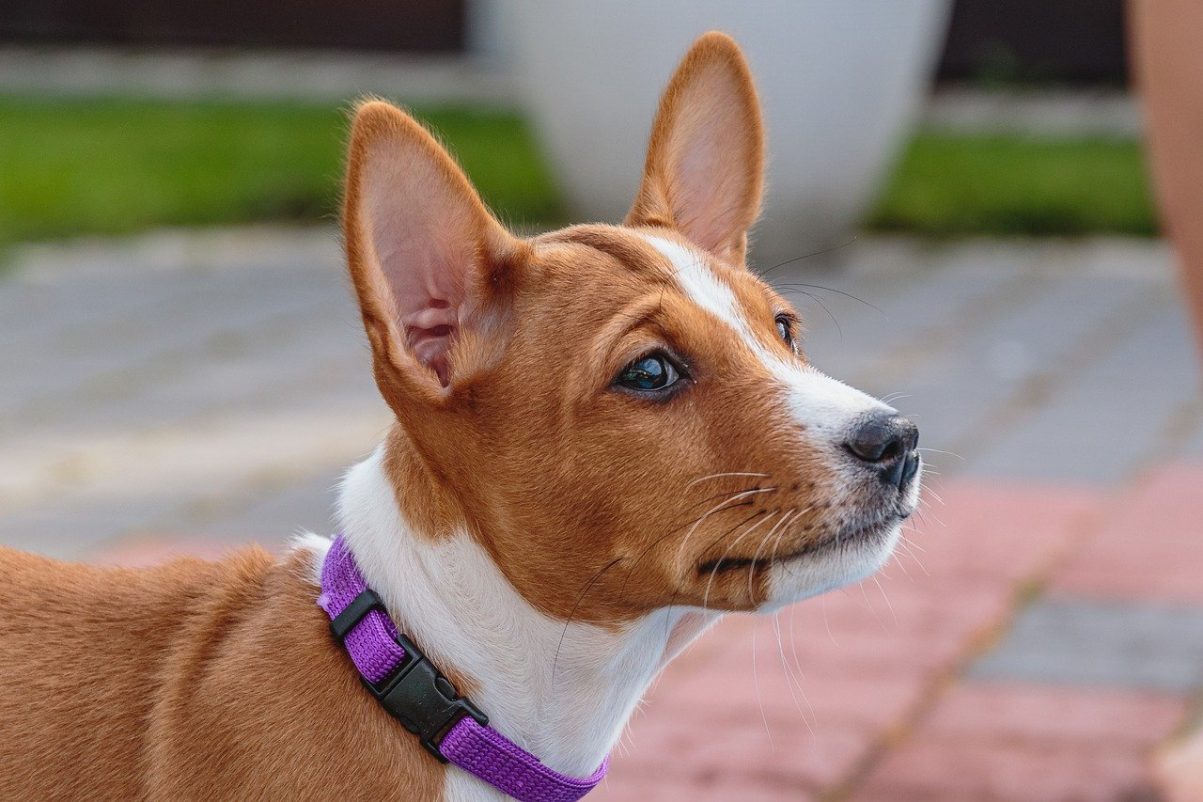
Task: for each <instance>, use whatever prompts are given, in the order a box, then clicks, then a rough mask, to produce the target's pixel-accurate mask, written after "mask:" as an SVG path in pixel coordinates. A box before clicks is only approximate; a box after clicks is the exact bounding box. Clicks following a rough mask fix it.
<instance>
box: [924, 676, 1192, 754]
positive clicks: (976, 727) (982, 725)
mask: <svg viewBox="0 0 1203 802" xmlns="http://www.w3.org/2000/svg"><path fill="white" fill-rule="evenodd" d="M1186 709H1187V699H1186V698H1185V697H1184V696H1181V695H1178V694H1172V693H1163V692H1155V691H1130V690H1127V689H1118V690H1117V689H1098V688H1067V687H1065V686H1063V685H1057V686H1051V685H1032V684H1024V683H1016V682H988V681H978V682H975V681H970V682H962V683H959V684H957V685H956V686H955V687H953V688H952V689H951V690H949V691H948V692H947V693H946V694H945V695H944V696H943V697H942V698H941V699H940V701H939V703H938V704H937V705H936V708H935V710H934V711H933V712H932V713H931V714H930V715H929V716H928V717H927V718H926V719H925V720H924V722H923V724H922V726H921V728H920V733H921V735H920V737H928V736H939V737H942V738H949V739H954V740H955V739H960V738H969V739H987V740H991V741H996V742H1017V741H1026V742H1029V743H1032V744H1042V745H1056V746H1065V745H1070V746H1072V745H1074V744H1086V745H1089V746H1090V747H1091V748H1096V747H1097V748H1109V749H1110V748H1117V747H1119V748H1129V749H1132V750H1134V751H1138V752H1139V751H1144V750H1147V749H1149V748H1150V747H1152V746H1154V745H1156V744H1157V743H1160V742H1161V741H1162V740H1163V739H1165V738H1166V737H1167V736H1168V735H1170V734H1171V733H1172V732H1174V730H1175V729H1176V728H1177V727H1178V726H1179V725H1180V724H1181V723H1182V720H1183V717H1184V716H1185V714H1186Z"/></svg>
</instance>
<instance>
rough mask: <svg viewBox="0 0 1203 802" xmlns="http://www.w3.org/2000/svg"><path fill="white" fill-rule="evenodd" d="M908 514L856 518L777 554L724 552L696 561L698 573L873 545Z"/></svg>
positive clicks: (747, 567)
mask: <svg viewBox="0 0 1203 802" xmlns="http://www.w3.org/2000/svg"><path fill="white" fill-rule="evenodd" d="M909 516H910V512H909V511H908V512H893V513H889V514H887V515H885V516H883V517H881V518H879V519H877V520H874V521H871V522H868V523H865V522H858V523H855V524H852V525H849V526H845V527H842V528H840V529H837V530H836V531H835V532H834V533H832V534H829V535H827V536H826V537H823V538H821V539H819V540H816V541H815V542H814V543H809V544H807V545H805V546H803V547H802V548H799V549H795V550H793V551H788V552H782V553H779V554H763V555H758V556H754V557H738V556H725V557H719V558H718V559H715V560H706V561H705V562H702V563H699V564H698V569H697V570H698V574H699V575H707V574H722V573H726V572H728V571H740V570H752V571H757V570H760V569H762V568H767V567H769V566H772V565H776V564H779V563H787V562H791V561H793V560H800V559H802V558H804V557H813V556H815V555H818V554H824V553H829V552H835V551H839V550H840V549H846V548H850V547H857V548H864V547H866V546H875V545H878V544H880V543H881V542H883V541H885V540H886V539H887V538H888V537H889V535H890V533H891V532H892V531H893V530H894V527H896V526H897V525H898V524H900V523H901V522H902V521H904V520H906V518H907V517H909Z"/></svg>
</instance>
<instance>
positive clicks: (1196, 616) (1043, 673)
mask: <svg viewBox="0 0 1203 802" xmlns="http://www.w3.org/2000/svg"><path fill="white" fill-rule="evenodd" d="M969 675H970V676H971V677H973V678H976V679H993V680H1017V681H1028V682H1041V683H1060V684H1069V685H1081V686H1114V687H1128V688H1147V689H1153V690H1163V691H1171V692H1183V693H1186V692H1190V691H1191V690H1193V689H1194V688H1196V687H1198V686H1199V685H1200V684H1203V607H1196V608H1191V607H1168V606H1163V605H1153V604H1136V603H1118V602H1102V601H1095V600H1087V599H1075V598H1068V597H1050V598H1045V599H1041V600H1038V601H1036V602H1034V603H1033V604H1031V605H1030V606H1029V607H1028V608H1027V609H1026V610H1024V611H1023V613H1022V614H1021V615H1020V616H1019V618H1018V620H1017V621H1016V622H1015V626H1014V628H1013V629H1012V630H1011V631H1010V632H1009V633H1008V634H1007V636H1006V638H1005V639H1004V640H1003V641H1002V643H1000V644H999V645H998V646H997V647H995V649H994V650H993V651H991V652H990V653H989V654H987V655H986V656H984V657H983V658H982V659H981V660H979V661H978V662H977V663H976V664H975V665H973V667H972V668H971V669H970V671H969Z"/></svg>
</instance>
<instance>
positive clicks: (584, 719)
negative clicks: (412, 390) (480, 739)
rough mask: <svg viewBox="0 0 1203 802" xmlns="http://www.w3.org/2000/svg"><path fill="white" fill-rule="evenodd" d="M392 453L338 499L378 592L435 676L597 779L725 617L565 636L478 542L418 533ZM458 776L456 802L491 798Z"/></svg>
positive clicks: (512, 734) (657, 619)
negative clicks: (680, 661)
mask: <svg viewBox="0 0 1203 802" xmlns="http://www.w3.org/2000/svg"><path fill="white" fill-rule="evenodd" d="M384 449H385V447H384V446H382V447H381V448H380V449H378V450H377V451H376V452H375V453H374V454H373V455H372V456H371V457H369V458H368V459H367V460H365V461H364V462H362V463H360V464H359V465H357V466H355V467H354V468H352V469H351V470H350V471H349V472H348V474H347V476H346V479H345V481H344V483H343V486H342V490H341V494H340V498H339V518H340V523H341V524H342V532H343V534H344V536H345V537H346V540H347V543H348V544H349V546H350V549H351V551H352V553H353V554H354V555H355V559H356V561H357V562H358V564H359V566H360V569H361V570H362V572H363V575H364V577H365V579H367V582H368V585H369V586H370V587H372V588H373V589H374V590H375V591H376V592H377V593H379V594H380V596H381V598H383V599H384V600H385V603H386V605H387V606H388V608H389V611H390V613H391V614H392V615H393V617H394V619H395V620H396V622H397V624H398V627H399V628H400V629H401V630H402V631H404V632H405V633H406V634H408V635H409V636H410V637H411V638H412V639H413V640H414V642H415V643H417V644H418V645H419V646H421V647H422V649H423V650H424V651H425V652H426V654H427V655H429V657H430V658H431V659H432V660H433V661H434V662H435V664H436V665H438V666H440V667H441V668H442V669H443V670H445V671H447V672H448V673H451V674H452V675H453V676H458V677H463V678H465V679H466V680H467V681H468V682H469V683H470V685H471V697H472V700H473V701H474V702H475V703H476V704H477V705H478V706H479V707H480V708H481V709H482V710H484V711H485V712H486V713H487V714H488V716H489V718H490V724H491V725H492V726H493V727H495V728H496V729H497V730H498V731H500V732H502V733H503V734H505V735H506V736H507V737H509V738H510V739H512V740H513V741H515V742H516V743H518V744H519V745H521V746H523V747H524V748H526V749H527V750H528V751H530V752H532V753H534V754H535V755H537V756H539V758H540V759H542V760H543V762H544V763H546V764H547V765H549V766H550V767H551V768H553V769H556V770H557V771H561V772H564V773H566V774H571V775H574V776H585V775H588V774H590V773H592V772H593V770H594V769H596V768H597V767H598V765H600V764H601V762H602V760H603V759H604V758H605V757H606V755H607V754H608V753H609V752H610V750H611V748H612V747H613V746H614V744H615V742H616V741H617V739H618V737H619V735H620V734H621V732H622V729H623V727H624V725H625V724H626V721H627V719H628V718H629V716H630V714H631V712H632V711H633V709H634V707H635V705H636V704H637V703H638V702H639V699H640V697H641V696H642V695H643V693H644V691H645V690H646V689H647V687H648V685H649V684H650V683H651V681H652V680H653V679H654V677H655V675H656V674H657V672H658V671H659V670H660V669H661V668H662V667H663V666H664V665H665V664H666V663H667V662H668V661H669V660H670V659H671V658H672V657H673V656H675V655H676V654H677V653H678V652H679V651H680V650H681V649H682V648H683V647H684V646H685V645H686V644H687V643H688V642H689V641H691V640H692V639H693V638H694V637H696V635H698V634H700V633H701V632H702V631H703V630H704V629H705V628H706V627H707V626H708V625H709V624H710V623H712V622H713V621H714V620H715V618H716V617H717V616H716V615H714V614H713V613H702V612H700V611H697V610H690V609H687V608H670V609H662V610H657V611H655V612H653V613H650V614H648V615H646V616H644V617H642V618H640V619H638V620H636V621H633V622H629V623H625V624H623V625H621V626H616V627H605V628H603V627H599V626H595V625H591V624H582V623H579V622H573V623H569V624H568V625H567V626H565V623H564V622H563V621H560V620H557V619H554V618H552V617H549V616H547V615H544V614H543V613H541V612H539V611H538V610H536V609H535V608H534V607H533V606H531V605H530V603H528V602H527V601H526V600H525V599H524V598H523V597H522V596H521V595H520V594H519V593H518V591H517V590H516V589H515V588H514V586H513V585H512V584H511V583H510V582H509V581H508V580H507V579H506V578H505V575H504V573H503V572H502V571H501V570H500V569H499V568H498V566H497V565H496V564H495V563H494V562H493V560H492V558H491V557H490V556H489V555H488V553H487V552H486V551H485V549H483V548H482V547H481V546H480V545H479V544H478V543H477V542H476V540H475V539H474V538H472V537H471V536H470V535H469V534H468V533H467V532H456V533H448V534H444V535H442V536H440V537H437V538H431V537H426V536H423V535H420V534H417V533H415V532H414V531H412V529H411V527H410V526H409V525H408V524H407V523H406V521H405V519H404V518H403V516H402V514H401V512H400V509H399V505H398V500H397V498H396V492H397V491H396V490H395V488H394V486H393V484H392V483H391V482H390V481H389V478H388V476H387V475H386V471H385V468H384V461H385V454H384ZM319 556H320V555H319ZM449 777H457V778H460V779H457V780H455V781H454V782H455V783H456V784H459V783H461V782H462V783H463V790H462V791H461V792H459V793H454V794H453V793H451V789H450V788H449V793H448V798H457V797H458V798H463V799H478V798H488V796H487V794H485V792H483V791H481V789H483V788H484V786H483V785H482V784H480V783H478V782H477V781H475V780H471V779H465V778H466V775H464V777H461V773H459V772H452V773H451V774H450V775H449ZM449 781H450V780H449Z"/></svg>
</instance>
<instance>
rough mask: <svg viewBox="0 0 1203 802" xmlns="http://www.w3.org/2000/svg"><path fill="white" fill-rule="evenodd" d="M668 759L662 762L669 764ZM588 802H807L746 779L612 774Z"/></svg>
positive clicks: (787, 790) (790, 790)
mask: <svg viewBox="0 0 1203 802" xmlns="http://www.w3.org/2000/svg"><path fill="white" fill-rule="evenodd" d="M670 762H671V758H669V759H668V760H666V761H665V763H670ZM588 798H589V802H597V800H604V802H810V800H812V799H814V797H813V796H812V795H811V794H810V793H809V792H807V791H805V790H803V789H799V788H796V787H791V786H788V785H786V786H777V785H774V784H772V783H770V782H766V781H756V780H749V779H746V778H727V779H694V780H681V779H676V778H669V777H663V776H660V777H657V776H652V775H644V776H635V775H630V774H621V773H619V772H611V773H610V776H608V777H607V778H606V780H605V782H603V783H602V785H600V786H598V788H597V790H596V791H594V792H593V793H591V794H590V795H589V797H588Z"/></svg>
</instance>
